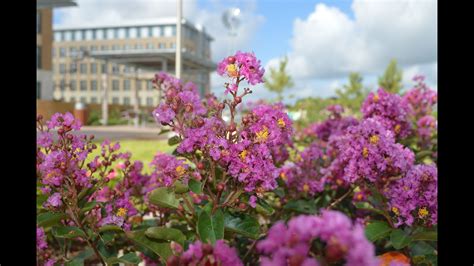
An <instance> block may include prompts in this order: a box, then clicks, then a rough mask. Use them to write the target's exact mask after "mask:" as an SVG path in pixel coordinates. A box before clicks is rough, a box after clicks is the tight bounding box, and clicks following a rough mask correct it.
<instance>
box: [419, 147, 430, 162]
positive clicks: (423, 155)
mask: <svg viewBox="0 0 474 266" xmlns="http://www.w3.org/2000/svg"><path fill="white" fill-rule="evenodd" d="M431 155H433V151H429V150H424V151H420V152H418V153H417V154H416V156H415V159H416V160H417V161H420V160H421V159H423V158H425V157H428V156H431Z"/></svg>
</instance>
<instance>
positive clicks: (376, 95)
mask: <svg viewBox="0 0 474 266" xmlns="http://www.w3.org/2000/svg"><path fill="white" fill-rule="evenodd" d="M372 100H373V101H374V103H376V102H378V101H379V95H378V94H374V98H372Z"/></svg>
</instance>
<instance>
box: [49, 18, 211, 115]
mask: <svg viewBox="0 0 474 266" xmlns="http://www.w3.org/2000/svg"><path fill="white" fill-rule="evenodd" d="M182 25H183V26H182V30H183V34H182V45H183V50H182V53H183V71H182V73H183V74H182V78H183V80H185V81H192V82H194V83H195V84H196V85H197V86H198V88H199V90H200V92H201V94H205V93H206V92H209V90H210V72H211V71H213V69H212V68H213V67H212V66H213V63H212V62H211V50H210V42H211V41H212V38H211V37H210V36H209V35H208V34H207V33H206V32H205V30H204V29H202V28H200V27H199V26H195V25H193V24H191V23H189V22H187V21H184V20H183V24H182ZM175 45H176V19H175V18H163V19H159V20H155V21H153V22H147V23H130V24H124V25H120V26H101V27H83V28H55V29H54V42H53V49H52V53H53V81H54V88H55V92H54V93H55V98H56V99H61V100H64V101H66V102H78V101H80V102H83V103H100V102H102V98H103V95H104V94H103V87H104V85H105V86H106V88H107V90H108V93H107V97H108V103H112V104H122V105H132V104H133V101H134V99H135V92H136V93H137V96H138V97H137V98H136V99H137V100H138V104H139V105H140V106H155V105H157V104H158V101H159V95H158V91H156V90H154V89H153V86H152V83H151V80H152V78H153V76H154V74H155V73H156V72H158V71H166V72H169V73H171V74H174V70H175V66H174V53H175ZM145 59H146V60H145ZM200 63H203V64H205V65H206V66H207V67H204V68H203V67H196V68H194V69H193V68H192V67H190V66H191V65H193V64H195V65H196V66H200V65H199V64H200Z"/></svg>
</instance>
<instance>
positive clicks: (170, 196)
mask: <svg viewBox="0 0 474 266" xmlns="http://www.w3.org/2000/svg"><path fill="white" fill-rule="evenodd" d="M150 202H151V203H152V204H155V205H158V206H160V207H164V208H172V209H177V208H178V206H179V200H178V199H176V195H175V193H174V192H173V191H172V190H171V189H169V188H166V187H160V188H157V189H155V190H153V191H152V192H151V194H150Z"/></svg>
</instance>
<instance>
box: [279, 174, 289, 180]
mask: <svg viewBox="0 0 474 266" xmlns="http://www.w3.org/2000/svg"><path fill="white" fill-rule="evenodd" d="M280 177H281V179H283V180H285V181H286V180H287V179H288V177H287V176H286V173H285V172H281V174H280Z"/></svg>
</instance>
